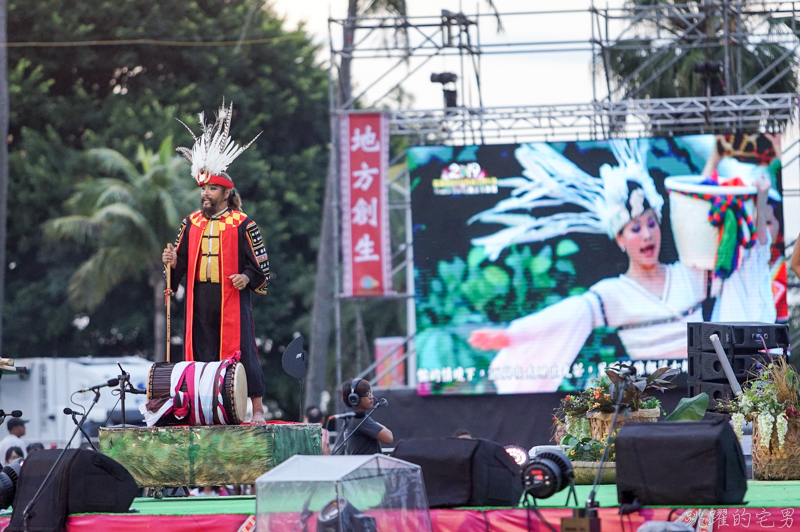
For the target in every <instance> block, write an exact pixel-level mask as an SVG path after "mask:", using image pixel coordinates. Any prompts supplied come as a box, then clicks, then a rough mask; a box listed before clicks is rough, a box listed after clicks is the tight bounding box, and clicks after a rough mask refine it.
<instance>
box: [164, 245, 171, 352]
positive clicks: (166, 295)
mask: <svg viewBox="0 0 800 532" xmlns="http://www.w3.org/2000/svg"><path fill="white" fill-rule="evenodd" d="M167 249H168V250H170V251H172V244H167ZM165 266H166V267H165V271H166V272H167V290H166V291H165V292H164V304H165V305H166V306H167V363H169V362H170V344H171V342H170V339H171V338H170V337H171V336H172V333H171V331H170V309H171V308H172V264H166V265H165Z"/></svg>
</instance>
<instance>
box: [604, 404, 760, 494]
mask: <svg viewBox="0 0 800 532" xmlns="http://www.w3.org/2000/svg"><path fill="white" fill-rule="evenodd" d="M615 445H616V451H617V458H616V462H617V497H618V499H619V503H620V504H630V503H633V502H634V501H636V502H638V503H640V504H643V505H675V506H679V505H688V506H690V507H692V508H696V507H697V506H698V505H699V506H708V505H723V504H724V505H733V504H741V503H742V501H743V500H744V494H745V492H746V491H747V474H746V472H745V462H744V456H743V455H742V448H741V446H740V445H739V440H738V439H737V438H736V434H734V432H733V429H732V428H731V426H730V424H729V423H727V422H726V421H725V420H717V421H692V422H660V423H626V424H625V425H624V426H623V427H622V428H621V429H620V431H619V434H618V436H617V438H616V440H615ZM688 506H687V507H688Z"/></svg>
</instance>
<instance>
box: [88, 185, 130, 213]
mask: <svg viewBox="0 0 800 532" xmlns="http://www.w3.org/2000/svg"><path fill="white" fill-rule="evenodd" d="M95 184H96V189H97V198H96V199H95V201H94V204H93V205H94V207H95V208H102V207H105V206H107V205H111V204H113V203H126V204H131V203H132V202H133V200H134V197H133V194H134V192H133V190H131V186H130V184H128V183H126V182H124V181H121V180H119V179H112V178H105V179H98V180H96V181H95Z"/></svg>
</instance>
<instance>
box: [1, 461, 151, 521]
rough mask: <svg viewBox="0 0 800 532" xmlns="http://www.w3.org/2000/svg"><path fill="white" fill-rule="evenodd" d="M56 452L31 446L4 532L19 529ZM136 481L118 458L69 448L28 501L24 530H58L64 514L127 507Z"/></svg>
mask: <svg viewBox="0 0 800 532" xmlns="http://www.w3.org/2000/svg"><path fill="white" fill-rule="evenodd" d="M60 454H61V450H59V449H48V450H44V451H34V452H32V453H31V454H29V455H28V457H27V458H26V459H25V461H24V462H23V464H22V469H20V473H19V481H18V483H17V496H16V498H15V499H14V511H13V513H12V514H11V522H10V523H9V525H8V528H6V531H7V532H22V531H23V530H25V523H24V522H23V519H22V513H23V512H24V510H25V507H26V506H27V505H28V503H29V502H30V501H31V499H32V498H33V496H34V494H35V493H36V491H37V490H38V489H39V486H41V484H42V482H43V481H44V478H45V476H46V475H47V473H48V472H49V471H50V468H51V467H52V466H53V464H54V463H55V462H56V460H57V459H58V456H59V455H60ZM138 492H139V486H137V485H136V481H135V480H134V479H133V477H132V476H131V474H130V473H128V470H127V469H125V468H124V467H123V466H122V465H121V464H120V463H119V462H116V461H115V460H113V459H111V458H109V457H108V456H105V455H103V454H100V453H97V452H95V451H87V450H79V449H70V450H68V451H67V452H66V456H64V458H63V459H62V460H61V463H60V464H59V466H58V467H57V468H56V470H55V471H54V472H53V475H52V476H51V480H50V481H49V482H48V485H47V487H46V488H45V489H44V490H43V491H42V493H41V495H40V496H39V498H38V499H37V501H36V502H35V503H34V505H33V508H32V509H31V516H30V520H29V522H28V530H31V531H36V532H46V531H50V530H52V531H53V532H61V531H62V530H63V528H64V523H65V522H66V517H67V514H78V513H121V512H127V511H128V509H129V508H130V507H131V503H132V502H133V499H134V497H136V494H137V493H138Z"/></svg>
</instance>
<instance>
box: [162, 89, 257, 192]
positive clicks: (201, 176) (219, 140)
mask: <svg viewBox="0 0 800 532" xmlns="http://www.w3.org/2000/svg"><path fill="white" fill-rule="evenodd" d="M232 115H233V102H231V104H230V106H229V107H228V108H226V107H225V100H224V99H223V100H222V107H220V108H219V114H217V117H216V120H215V121H214V123H213V124H212V123H206V120H205V113H200V114H199V115H198V118H199V119H200V127H201V128H202V130H203V132H202V133H201V134H200V136H199V137H196V136H195V134H194V132H193V131H192V130H191V129H190V128H189V126H187V125H186V124H184V123H183V122H182V121H181V120H178V122H180V123H181V124H183V127H185V128H186V129H187V130H188V131H189V133H191V134H192V138H193V139H194V146H193V147H192V149H191V150H190V149H189V148H177V149H176V151H177V152H178V153H180V154H181V155H183V156H184V157H185V158H186V160H187V161H189V162H190V163H191V164H192V177H194V178H195V180H196V181H197V184H198V185H204V184H206V183H209V182H210V181H212V180H213V179H212V178H213V177H214V176H216V177H223V178H225V179H227V181H230V183H229V184H227V185H226V184H225V183H218V184H222V185H223V186H228V187H232V186H233V181H231V180H230V178H229V177H228V176H227V175H224V174H225V171H226V170H227V169H228V166H230V164H231V163H232V162H233V161H234V160H235V159H236V158H237V157H238V156H239V155H241V154H242V152H244V151H245V150H246V149H247V148H249V147H250V145H251V144H253V143H254V142H255V141H256V139H257V138H258V137H259V136H260V135H261V133H259V134H258V135H256V136H255V138H253V140H251V141H250V142H248V143H247V144H246V145H245V146H239V145H238V144H236V143H235V142H234V141H233V139H232V138H231V136H230V130H231V116H232ZM213 181H217V180H213Z"/></svg>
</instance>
